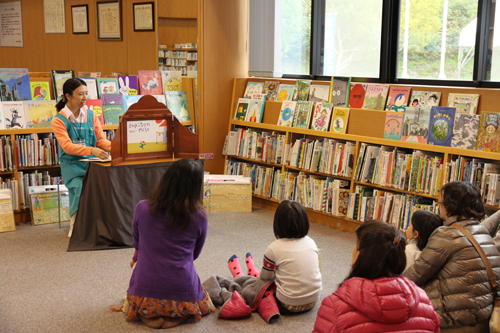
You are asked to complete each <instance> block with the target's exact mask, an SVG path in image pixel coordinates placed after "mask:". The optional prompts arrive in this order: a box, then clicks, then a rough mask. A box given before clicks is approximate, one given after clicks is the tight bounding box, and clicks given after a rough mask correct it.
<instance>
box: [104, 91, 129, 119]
mask: <svg viewBox="0 0 500 333" xmlns="http://www.w3.org/2000/svg"><path fill="white" fill-rule="evenodd" d="M101 100H102V110H103V114H104V122H105V123H106V125H118V124H119V122H120V117H121V116H123V114H124V113H125V109H124V108H123V95H122V94H103V95H102V97H101Z"/></svg>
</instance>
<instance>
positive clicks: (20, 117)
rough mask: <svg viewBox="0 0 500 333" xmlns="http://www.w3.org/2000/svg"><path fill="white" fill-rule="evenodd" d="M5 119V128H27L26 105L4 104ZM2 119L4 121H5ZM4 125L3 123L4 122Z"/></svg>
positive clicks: (17, 103) (19, 102) (19, 103)
mask: <svg viewBox="0 0 500 333" xmlns="http://www.w3.org/2000/svg"><path fill="white" fill-rule="evenodd" d="M2 113H3V119H5V127H4V128H6V129H9V128H25V127H26V117H25V114H24V103H23V102H21V101H18V102H2ZM3 119H2V120H3ZM2 123H3V121H2Z"/></svg>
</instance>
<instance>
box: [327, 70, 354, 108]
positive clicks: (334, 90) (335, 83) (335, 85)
mask: <svg viewBox="0 0 500 333" xmlns="http://www.w3.org/2000/svg"><path fill="white" fill-rule="evenodd" d="M350 85H351V78H350V77H344V76H332V82H331V84H330V100H329V102H330V103H331V104H332V107H335V106H344V107H346V106H348V105H349V86H350Z"/></svg>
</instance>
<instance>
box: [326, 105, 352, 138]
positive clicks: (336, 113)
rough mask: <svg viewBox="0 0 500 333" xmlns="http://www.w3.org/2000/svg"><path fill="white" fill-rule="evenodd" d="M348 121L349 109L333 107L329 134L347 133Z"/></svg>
mask: <svg viewBox="0 0 500 333" xmlns="http://www.w3.org/2000/svg"><path fill="white" fill-rule="evenodd" d="M348 120H349V108H342V107H338V106H337V107H334V108H333V115H332V126H331V127H330V132H335V133H338V134H345V133H346V132H347V121H348Z"/></svg>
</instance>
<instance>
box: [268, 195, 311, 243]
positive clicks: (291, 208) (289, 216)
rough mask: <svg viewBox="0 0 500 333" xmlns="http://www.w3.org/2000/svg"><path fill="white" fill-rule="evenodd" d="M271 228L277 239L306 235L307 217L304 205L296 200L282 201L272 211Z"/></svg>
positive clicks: (307, 230) (307, 227)
mask: <svg viewBox="0 0 500 333" xmlns="http://www.w3.org/2000/svg"><path fill="white" fill-rule="evenodd" d="M273 230H274V236H276V238H277V239H280V238H302V237H305V236H307V233H308V232H309V218H308V217H307V213H306V210H305V208H304V206H302V205H301V204H300V203H299V202H297V201H291V200H284V201H282V202H281V203H280V204H279V206H278V208H277V209H276V213H274V223H273Z"/></svg>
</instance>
